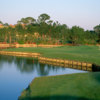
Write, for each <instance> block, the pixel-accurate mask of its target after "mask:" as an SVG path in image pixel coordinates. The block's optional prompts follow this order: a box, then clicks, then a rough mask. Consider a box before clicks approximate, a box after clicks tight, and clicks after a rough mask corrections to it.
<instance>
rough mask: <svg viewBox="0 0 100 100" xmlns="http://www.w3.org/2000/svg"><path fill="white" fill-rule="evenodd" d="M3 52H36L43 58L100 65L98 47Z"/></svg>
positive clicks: (66, 47) (23, 49)
mask: <svg viewBox="0 0 100 100" xmlns="http://www.w3.org/2000/svg"><path fill="white" fill-rule="evenodd" d="M4 51H16V52H36V53H40V54H42V56H44V57H50V58H59V59H67V60H76V61H83V62H90V63H95V64H97V65H100V50H99V47H98V46H63V47H55V48H41V47H37V48H12V49H4Z"/></svg>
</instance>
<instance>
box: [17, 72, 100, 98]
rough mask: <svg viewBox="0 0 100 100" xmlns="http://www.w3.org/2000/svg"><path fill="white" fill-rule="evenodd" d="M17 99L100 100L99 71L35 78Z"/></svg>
mask: <svg viewBox="0 0 100 100" xmlns="http://www.w3.org/2000/svg"><path fill="white" fill-rule="evenodd" d="M19 100H100V72H95V73H81V74H70V75H60V76H49V77H41V78H35V80H33V81H32V83H31V84H30V85H29V87H28V88H27V89H26V90H24V91H23V92H22V95H21V96H20V98H19Z"/></svg>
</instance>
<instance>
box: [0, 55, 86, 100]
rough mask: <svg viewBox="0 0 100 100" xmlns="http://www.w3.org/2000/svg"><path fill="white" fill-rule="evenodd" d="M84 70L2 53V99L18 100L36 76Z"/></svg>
mask: <svg viewBox="0 0 100 100" xmlns="http://www.w3.org/2000/svg"><path fill="white" fill-rule="evenodd" d="M84 72H85V71H80V70H75V69H70V68H63V67H57V66H51V65H45V64H41V63H39V62H38V61H37V60H34V59H33V58H21V57H13V56H2V55H0V100H17V99H18V97H19V96H20V95H21V92H22V91H23V90H24V89H25V88H27V87H28V85H29V84H30V83H31V81H32V80H33V79H34V78H35V77H41V76H50V75H60V74H71V73H84Z"/></svg>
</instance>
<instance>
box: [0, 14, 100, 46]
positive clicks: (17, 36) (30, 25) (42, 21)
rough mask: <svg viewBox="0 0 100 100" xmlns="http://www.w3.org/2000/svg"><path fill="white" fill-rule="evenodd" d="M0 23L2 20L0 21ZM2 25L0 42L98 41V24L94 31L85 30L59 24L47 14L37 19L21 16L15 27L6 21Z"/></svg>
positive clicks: (99, 31) (99, 37)
mask: <svg viewBox="0 0 100 100" xmlns="http://www.w3.org/2000/svg"><path fill="white" fill-rule="evenodd" d="M0 23H2V22H1V21H0ZM4 26H5V27H4V28H0V42H6V43H13V42H19V41H24V43H28V42H30V43H32V42H36V43H37V42H38V43H45V44H66V43H70V44H71V43H72V44H74V45H77V44H96V43H100V25H98V26H96V27H94V31H89V30H86V31H85V30H84V29H83V28H80V27H79V26H73V27H72V28H68V26H67V25H65V24H60V23H59V22H58V21H56V22H53V21H52V20H51V19H50V16H49V15H48V14H41V15H40V16H39V17H38V19H37V20H36V19H34V18H32V17H26V18H22V19H21V20H19V21H18V22H17V24H16V25H15V28H13V27H11V26H9V25H8V24H7V23H5V24H4ZM35 33H38V35H35ZM38 43H37V44H38Z"/></svg>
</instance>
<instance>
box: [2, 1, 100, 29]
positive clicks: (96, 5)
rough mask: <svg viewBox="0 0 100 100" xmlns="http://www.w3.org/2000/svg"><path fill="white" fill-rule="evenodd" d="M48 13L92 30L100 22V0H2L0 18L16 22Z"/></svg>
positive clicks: (60, 21)
mask: <svg viewBox="0 0 100 100" xmlns="http://www.w3.org/2000/svg"><path fill="white" fill-rule="evenodd" d="M43 13H46V14H48V15H49V16H50V17H51V20H54V21H58V22H59V23H61V24H66V25H67V26H68V27H69V28H71V27H72V26H74V25H77V26H80V27H82V28H84V29H86V30H87V29H88V30H92V29H93V27H94V26H96V25H98V24H100V0H0V20H1V21H2V22H4V23H6V22H7V23H9V24H16V23H17V21H18V20H20V19H21V18H25V17H33V18H35V19H37V18H38V16H39V15H40V14H43Z"/></svg>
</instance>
